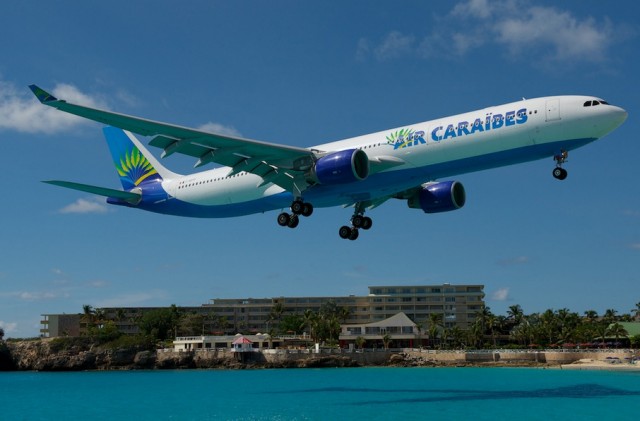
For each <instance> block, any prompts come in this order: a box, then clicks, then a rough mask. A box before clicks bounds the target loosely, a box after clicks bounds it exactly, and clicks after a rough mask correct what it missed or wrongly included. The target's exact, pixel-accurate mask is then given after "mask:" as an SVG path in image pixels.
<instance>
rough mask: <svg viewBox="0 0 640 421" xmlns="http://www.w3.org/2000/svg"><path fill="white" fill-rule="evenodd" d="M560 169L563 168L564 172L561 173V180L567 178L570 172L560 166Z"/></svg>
mask: <svg viewBox="0 0 640 421" xmlns="http://www.w3.org/2000/svg"><path fill="white" fill-rule="evenodd" d="M560 169H561V170H562V174H560V180H564V179H565V178H567V175H568V174H569V173H568V172H567V170H565V169H564V168H560Z"/></svg>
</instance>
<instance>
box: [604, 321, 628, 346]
mask: <svg viewBox="0 0 640 421" xmlns="http://www.w3.org/2000/svg"><path fill="white" fill-rule="evenodd" d="M607 336H614V337H615V338H616V342H620V337H621V336H622V337H625V338H626V337H628V336H629V332H627V330H626V329H625V328H624V327H623V326H622V325H621V324H620V323H614V324H612V325H611V326H609V327H608V328H607Z"/></svg>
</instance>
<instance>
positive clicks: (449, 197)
mask: <svg viewBox="0 0 640 421" xmlns="http://www.w3.org/2000/svg"><path fill="white" fill-rule="evenodd" d="M465 201H466V193H465V191H464V186H463V185H462V183H460V182H458V181H440V182H431V183H426V184H423V185H422V188H421V189H420V190H418V191H417V192H416V193H415V194H414V195H413V196H411V197H409V199H408V200H407V204H408V205H409V207H410V208H413V209H422V210H423V211H424V212H425V213H438V212H448V211H452V210H456V209H460V208H461V207H463V206H464V204H465Z"/></svg>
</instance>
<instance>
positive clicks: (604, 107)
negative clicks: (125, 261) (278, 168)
mask: <svg viewBox="0 0 640 421" xmlns="http://www.w3.org/2000/svg"><path fill="white" fill-rule="evenodd" d="M594 100H596V101H598V102H603V101H601V100H597V99H596V98H594V97H588V96H555V97H543V98H536V99H530V100H524V99H523V100H522V101H517V102H513V103H509V104H504V105H499V106H493V107H488V108H485V109H481V110H477V111H472V112H469V113H464V114H459V115H454V116H450V117H445V118H440V119H437V120H431V121H426V122H423V123H418V124H414V125H409V126H403V127H398V128H395V129H390V130H385V131H381V132H377V133H372V134H368V135H364V136H358V137H354V138H350V139H346V140H341V141H337V142H332V143H327V144H323V145H318V146H314V147H313V148H311V149H314V150H320V151H326V152H335V151H340V150H345V149H354V148H357V149H362V150H363V151H364V152H365V153H366V154H367V156H368V158H369V161H370V162H371V168H372V174H371V175H370V176H369V177H368V178H367V179H366V180H364V181H356V182H352V183H348V184H339V185H331V186H324V185H314V186H312V187H310V188H309V189H308V190H307V191H306V192H304V196H305V200H308V201H310V202H311V203H313V204H314V206H320V207H322V206H335V205H347V204H353V203H355V202H358V201H362V200H375V199H376V198H381V197H387V196H390V195H393V194H394V193H398V192H401V191H403V190H406V189H409V188H412V187H416V186H419V185H420V184H422V183H425V182H428V181H432V180H435V179H439V178H442V177H449V176H452V175H455V174H461V173H466V172H471V171H477V170H482V169H488V168H493V167H500V166H504V165H510V164H515V163H519V162H526V161H532V160H536V159H541V158H546V157H550V156H554V155H556V154H558V153H560V152H561V151H562V150H567V151H568V150H571V149H575V148H577V147H580V146H583V145H585V144H587V143H589V142H592V141H594V140H596V139H598V138H600V137H602V136H604V135H605V134H607V133H609V132H610V131H612V130H613V129H615V128H616V127H618V126H619V125H620V124H622V122H623V121H624V120H625V119H626V116H627V114H626V112H625V111H624V110H623V109H621V108H619V107H615V106H611V105H608V104H606V103H599V104H598V105H595V106H585V104H586V103H588V102H591V101H594ZM229 173H230V168H228V167H223V168H216V169H213V170H209V171H204V172H200V173H196V174H192V175H188V176H181V177H177V178H174V179H165V180H164V181H163V188H164V189H165V190H166V191H167V193H168V194H169V195H170V196H171V199H177V200H178V201H180V202H184V203H187V204H192V205H195V206H205V207H214V208H218V207H220V208H224V207H227V206H229V205H236V204H243V206H242V207H239V208H238V209H236V210H235V211H231V213H230V214H228V213H227V212H223V213H222V214H221V215H220V216H233V215H241V214H249V213H254V212H263V211H266V210H272V209H278V208H282V207H285V206H288V204H289V203H290V202H291V194H289V193H286V192H285V190H284V189H283V188H281V187H279V186H277V185H275V184H271V183H267V184H266V185H262V184H263V181H264V180H263V179H262V178H261V177H259V176H257V175H254V174H250V173H246V172H241V173H238V174H236V175H232V176H230V177H227V174H229ZM171 199H170V200H169V201H171ZM166 211H168V209H166V210H165V212H166ZM163 213H164V212H163ZM166 213H174V212H166ZM176 214H178V213H176ZM191 216H199V215H191ZM202 216H217V215H215V213H214V214H208V215H202Z"/></svg>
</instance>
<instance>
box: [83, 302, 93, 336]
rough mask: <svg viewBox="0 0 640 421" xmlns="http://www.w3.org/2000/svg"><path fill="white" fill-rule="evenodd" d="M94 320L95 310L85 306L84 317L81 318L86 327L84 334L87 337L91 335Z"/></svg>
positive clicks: (87, 305)
mask: <svg viewBox="0 0 640 421" xmlns="http://www.w3.org/2000/svg"><path fill="white" fill-rule="evenodd" d="M94 318H95V312H94V310H93V307H92V306H90V305H89V304H83V305H82V316H81V317H80V320H81V322H82V325H84V329H83V332H84V333H83V334H85V335H86V334H88V333H89V329H90V328H91V327H93V321H94Z"/></svg>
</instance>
